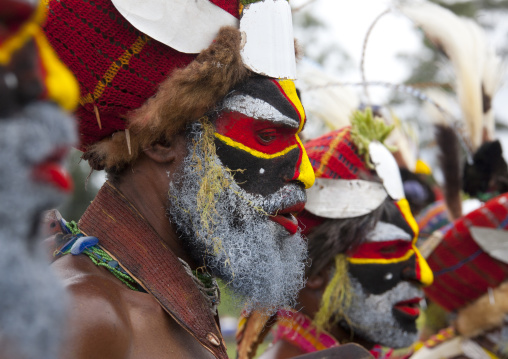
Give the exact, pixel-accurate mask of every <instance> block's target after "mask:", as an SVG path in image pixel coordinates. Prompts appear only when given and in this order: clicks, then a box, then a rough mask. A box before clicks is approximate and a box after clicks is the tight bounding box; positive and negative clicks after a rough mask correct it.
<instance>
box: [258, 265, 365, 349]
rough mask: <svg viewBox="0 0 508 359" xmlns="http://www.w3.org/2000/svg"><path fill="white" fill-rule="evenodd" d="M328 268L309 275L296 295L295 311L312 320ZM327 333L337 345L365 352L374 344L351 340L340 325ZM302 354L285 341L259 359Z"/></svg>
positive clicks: (327, 275)
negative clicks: (359, 348) (356, 345)
mask: <svg viewBox="0 0 508 359" xmlns="http://www.w3.org/2000/svg"><path fill="white" fill-rule="evenodd" d="M330 268H331V264H329V265H327V266H326V267H325V268H323V269H322V270H321V271H319V272H318V273H315V274H312V275H310V276H309V278H308V279H307V283H306V285H305V288H303V289H302V290H301V291H300V293H299V294H298V303H299V305H298V307H297V308H296V310H298V311H299V312H301V313H302V314H305V315H306V316H307V317H309V318H314V316H315V315H316V313H317V312H318V311H319V306H320V303H321V298H322V297H323V294H324V292H325V289H326V287H327V286H328V283H329V281H330V274H329V273H330ZM329 333H330V334H331V335H332V336H333V337H334V338H335V339H337V340H338V341H339V343H347V342H354V343H357V344H359V345H361V346H362V347H364V348H365V349H367V350H371V349H372V348H373V347H374V343H372V342H369V341H367V340H364V339H362V338H358V337H357V336H353V338H351V334H350V333H349V332H347V331H346V330H344V329H343V328H342V327H341V326H340V325H334V326H333V327H332V328H331V330H330V331H329ZM303 354H306V353H305V352H303V351H301V350H300V348H298V347H296V346H294V345H293V344H291V343H289V342H287V341H285V340H279V341H277V342H276V343H275V344H274V345H272V346H270V347H269V348H268V350H266V351H265V352H264V353H263V355H261V356H260V359H286V358H294V357H295V356H298V355H303Z"/></svg>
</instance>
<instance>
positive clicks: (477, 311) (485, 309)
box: [456, 282, 508, 337]
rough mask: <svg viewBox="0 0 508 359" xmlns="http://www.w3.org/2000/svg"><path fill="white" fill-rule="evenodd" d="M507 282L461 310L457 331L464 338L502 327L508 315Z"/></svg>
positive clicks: (458, 316)
mask: <svg viewBox="0 0 508 359" xmlns="http://www.w3.org/2000/svg"><path fill="white" fill-rule="evenodd" d="M507 299H508V282H504V283H503V284H501V285H500V286H499V287H497V288H495V289H492V293H490V294H489V293H485V294H484V295H483V296H482V297H480V298H478V299H477V300H476V301H475V302H474V303H472V304H470V305H469V306H467V307H466V308H464V309H461V310H460V311H459V313H458V315H457V321H456V327H457V331H458V332H459V333H460V334H462V335H464V336H466V337H475V336H477V335H480V334H482V333H484V332H486V331H489V330H491V329H495V328H498V327H500V326H501V325H503V322H504V318H505V316H506V315H507V314H508V300H507Z"/></svg>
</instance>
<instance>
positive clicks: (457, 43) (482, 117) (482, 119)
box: [398, 2, 501, 150]
mask: <svg viewBox="0 0 508 359" xmlns="http://www.w3.org/2000/svg"><path fill="white" fill-rule="evenodd" d="M398 9H399V10H400V11H401V12H402V13H403V14H404V15H406V16H407V17H409V18H410V19H411V20H412V21H413V22H414V23H415V24H416V25H417V26H418V27H420V28H421V29H422V30H423V32H424V33H425V35H426V36H427V38H428V39H429V40H430V41H431V42H433V43H434V45H435V46H437V48H438V49H440V50H441V51H442V52H443V53H444V54H445V55H446V56H447V58H448V59H449V60H450V62H451V64H452V67H453V69H454V73H455V77H456V86H455V90H456V93H457V96H458V101H459V104H460V107H461V111H462V116H463V118H464V121H465V123H466V128H467V129H468V132H469V137H470V142H471V144H472V146H473V150H476V149H477V148H478V147H479V146H480V145H481V143H482V142H483V140H484V139H485V136H484V132H486V133H487V134H488V136H493V132H494V119H493V114H492V111H491V108H490V105H489V104H490V102H491V101H492V98H493V96H494V94H495V92H496V91H497V89H498V88H499V86H500V83H499V79H500V78H501V76H500V71H501V61H500V58H499V57H498V56H497V55H496V54H495V51H494V50H493V48H492V47H491V46H490V45H489V44H488V42H487V39H486V36H485V32H484V30H483V29H482V28H481V27H480V26H479V25H478V24H476V23H475V22H474V21H472V20H470V19H465V18H460V17H458V16H457V15H455V14H454V13H452V12H451V11H449V10H447V9H445V8H443V7H441V6H438V5H436V4H433V3H430V2H418V3H415V2H406V3H404V4H399V6H398ZM484 108H485V109H487V110H488V111H486V112H484Z"/></svg>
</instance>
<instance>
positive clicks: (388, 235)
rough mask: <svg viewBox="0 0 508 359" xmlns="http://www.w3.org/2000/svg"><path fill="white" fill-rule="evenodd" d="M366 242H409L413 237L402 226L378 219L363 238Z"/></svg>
mask: <svg viewBox="0 0 508 359" xmlns="http://www.w3.org/2000/svg"><path fill="white" fill-rule="evenodd" d="M365 239H366V240H367V242H388V241H395V240H402V241H407V242H411V241H412V240H413V237H412V236H411V235H410V234H409V233H408V232H406V231H404V230H403V229H402V228H400V227H397V226H396V225H394V224H391V223H386V222H382V221H379V222H378V223H377V224H376V226H375V227H374V229H373V230H372V231H371V232H369V233H368V234H367V236H366V238H365Z"/></svg>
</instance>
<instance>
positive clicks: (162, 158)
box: [143, 134, 186, 163]
mask: <svg viewBox="0 0 508 359" xmlns="http://www.w3.org/2000/svg"><path fill="white" fill-rule="evenodd" d="M143 152H144V153H145V154H146V155H147V156H148V157H149V158H151V159H152V160H153V161H155V162H158V163H170V162H173V161H175V159H176V158H184V157H185V154H186V141H185V136H184V134H179V135H175V136H172V138H171V139H169V140H164V141H158V142H156V143H153V144H151V145H150V146H148V148H145V149H144V151H143Z"/></svg>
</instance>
